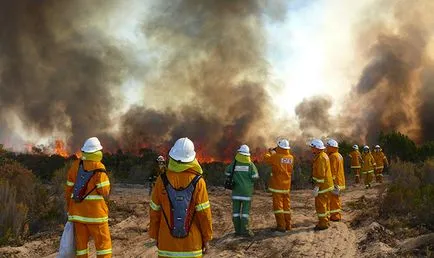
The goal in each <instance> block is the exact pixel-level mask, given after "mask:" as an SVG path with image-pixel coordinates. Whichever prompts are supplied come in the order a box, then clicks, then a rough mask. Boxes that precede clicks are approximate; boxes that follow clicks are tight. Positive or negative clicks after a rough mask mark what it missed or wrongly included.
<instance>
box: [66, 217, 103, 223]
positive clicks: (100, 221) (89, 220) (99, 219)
mask: <svg viewBox="0 0 434 258" xmlns="http://www.w3.org/2000/svg"><path fill="white" fill-rule="evenodd" d="M68 220H69V221H78V222H90V223H103V222H108V217H101V218H88V217H82V216H76V215H70V216H68Z"/></svg>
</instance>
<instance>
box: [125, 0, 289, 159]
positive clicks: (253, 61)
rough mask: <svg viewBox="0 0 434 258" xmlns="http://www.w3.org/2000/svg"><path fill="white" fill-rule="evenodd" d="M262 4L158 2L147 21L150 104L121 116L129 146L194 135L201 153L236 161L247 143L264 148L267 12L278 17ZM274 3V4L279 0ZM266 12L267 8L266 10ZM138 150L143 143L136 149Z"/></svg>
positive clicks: (267, 104) (213, 0) (267, 116)
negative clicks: (154, 56) (151, 56)
mask: <svg viewBox="0 0 434 258" xmlns="http://www.w3.org/2000/svg"><path fill="white" fill-rule="evenodd" d="M264 3H265V1H264V2H262V1H257V0H252V1H244V0H235V1H234V0H231V1H229V0H223V1H222V0H209V1H199V0H181V1H170V2H165V3H159V4H158V5H157V6H156V7H155V8H156V9H155V13H156V14H155V15H154V16H152V17H150V18H148V19H147V20H145V21H144V26H143V31H144V33H145V35H146V37H147V39H148V42H147V43H148V45H149V46H150V48H151V49H152V51H153V52H154V53H158V54H159V62H157V63H156V64H155V70H154V72H153V73H152V74H153V75H152V76H148V77H147V78H145V81H146V82H147V88H146V94H147V96H163V97H157V99H153V98H149V97H148V98H146V99H147V101H148V102H150V104H149V105H151V104H152V105H153V106H155V107H156V108H149V105H147V106H145V107H139V106H136V107H134V108H132V109H131V110H130V111H129V112H128V113H127V114H126V115H125V117H124V120H123V122H122V123H121V124H122V125H123V128H122V131H123V134H124V136H123V137H122V138H123V139H129V140H128V141H127V142H126V147H127V148H128V147H132V148H137V147H140V146H137V145H138V144H134V143H141V144H146V145H147V146H151V147H155V146H159V145H161V144H163V145H164V144H166V145H167V144H168V143H170V144H172V143H173V142H174V141H175V140H176V138H178V137H184V136H187V137H189V138H191V139H192V140H193V141H194V142H195V143H196V145H197V146H196V147H197V148H198V150H199V153H203V154H204V155H209V156H212V157H215V158H217V159H228V158H231V157H232V155H233V153H234V151H235V150H236V149H237V148H238V147H239V145H240V144H242V143H247V144H249V145H250V147H251V148H254V147H257V146H261V145H263V144H264V142H259V141H260V140H262V139H263V138H262V135H261V132H262V128H263V127H268V126H271V125H270V122H269V121H270V118H271V117H272V113H271V111H270V109H271V105H272V103H271V101H270V98H269V96H268V94H267V92H266V90H265V86H266V83H267V77H268V64H267V62H266V60H265V50H266V45H265V38H264V21H263V18H264V15H268V17H271V18H272V19H274V18H276V19H281V18H282V14H279V13H276V10H284V9H285V8H282V9H279V8H276V6H273V4H269V5H270V6H273V7H274V8H273V9H267V6H266V5H265V4H264ZM276 3H277V2H276ZM264 10H266V11H269V12H267V13H265V14H264V13H263V12H264ZM139 145H140V144H139Z"/></svg>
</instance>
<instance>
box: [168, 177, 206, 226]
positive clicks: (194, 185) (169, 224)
mask: <svg viewBox="0 0 434 258" xmlns="http://www.w3.org/2000/svg"><path fill="white" fill-rule="evenodd" d="M160 177H161V180H162V181H163V185H164V188H165V189H166V192H167V187H172V188H173V186H172V185H171V184H170V182H169V179H168V178H167V174H166V173H162V174H161V175H160ZM201 178H202V176H201V175H196V176H195V177H194V178H193V180H191V182H190V184H188V186H187V187H186V188H188V187H189V186H190V185H193V194H194V191H195V190H196V185H197V183H198V182H199V180H200V179H201ZM175 190H176V189H175ZM167 197H168V199H169V204H170V210H172V209H173V204H172V201H171V200H170V198H169V196H167ZM190 205H193V202H191V204H190ZM161 211H162V212H163V217H164V220H165V221H166V225H167V227H168V228H169V230H172V229H173V225H172V224H171V223H169V219H168V218H167V215H166V213H165V212H164V209H163V208H161ZM195 213H196V210H195V209H193V214H192V218H191V221H190V223H189V224H190V225H189V228H190V227H191V224H192V223H193V217H194V215H195Z"/></svg>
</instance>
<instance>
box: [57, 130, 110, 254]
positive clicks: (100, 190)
mask: <svg viewBox="0 0 434 258" xmlns="http://www.w3.org/2000/svg"><path fill="white" fill-rule="evenodd" d="M101 150H102V146H101V143H100V141H99V140H98V138H96V137H92V138H89V139H87V140H86V141H85V143H84V145H83V147H82V148H81V151H82V153H81V159H80V160H75V161H74V162H73V164H72V166H71V168H70V169H69V171H68V175H67V181H66V189H65V198H66V204H67V211H68V220H69V221H72V222H74V229H75V240H76V255H77V257H88V256H89V248H88V242H89V237H90V236H91V237H92V238H93V239H94V241H95V247H96V254H97V257H100V258H103V257H104V258H107V257H111V256H112V245H111V238H110V231H109V225H108V207H107V204H106V202H105V198H106V197H107V196H108V195H109V193H110V181H109V178H108V176H107V174H106V172H105V166H104V164H102V163H101V160H102V151H101Z"/></svg>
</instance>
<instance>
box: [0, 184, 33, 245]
mask: <svg viewBox="0 0 434 258" xmlns="http://www.w3.org/2000/svg"><path fill="white" fill-rule="evenodd" d="M0 210H1V212H0V245H3V244H6V243H8V242H10V241H11V240H17V239H18V238H19V237H20V236H21V235H22V234H23V233H24V229H25V223H26V218H27V213H28V208H27V206H26V205H25V204H23V203H20V202H17V191H16V188H15V187H14V186H11V185H10V184H9V182H8V181H4V180H0Z"/></svg>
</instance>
